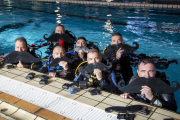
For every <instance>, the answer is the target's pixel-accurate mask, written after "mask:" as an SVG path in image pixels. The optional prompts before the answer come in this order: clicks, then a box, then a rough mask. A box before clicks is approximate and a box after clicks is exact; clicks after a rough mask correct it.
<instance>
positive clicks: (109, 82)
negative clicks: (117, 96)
mask: <svg viewBox="0 0 180 120" xmlns="http://www.w3.org/2000/svg"><path fill="white" fill-rule="evenodd" d="M102 63H106V60H103V61H102ZM91 76H93V73H89V74H82V73H80V74H79V76H78V77H76V78H75V79H74V80H73V81H84V80H86V81H89V79H90V78H92V77H91ZM102 76H103V78H102V79H101V80H97V79H95V80H94V81H96V82H95V83H93V86H99V87H100V88H101V89H102V90H107V91H110V92H116V91H119V90H118V89H117V87H116V86H115V84H114V82H115V81H116V75H115V72H114V71H112V70H111V69H110V70H107V71H102ZM113 79H114V81H113Z"/></svg>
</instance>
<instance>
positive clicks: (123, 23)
mask: <svg viewBox="0 0 180 120" xmlns="http://www.w3.org/2000/svg"><path fill="white" fill-rule="evenodd" d="M0 6H1V7H12V8H18V9H22V10H30V11H36V12H43V13H49V14H61V15H67V16H71V17H80V18H83V19H92V20H99V21H103V22H111V24H116V25H131V26H133V27H141V28H144V29H158V30H168V31H174V32H180V29H174V28H162V27H150V26H139V25H132V24H128V23H127V22H117V21H114V20H109V19H102V18H98V17H92V16H80V15H72V14H68V13H61V12H54V11H47V10H38V9H32V8H24V7H17V6H9V5H1V4H0ZM177 14H179V13H177ZM30 22H32V19H30V20H29V21H28V22H26V23H30ZM26 23H14V25H13V24H10V25H5V26H3V27H1V28H0V32H3V30H4V31H5V30H6V28H18V26H19V27H23V26H24V25H25V24H26Z"/></svg>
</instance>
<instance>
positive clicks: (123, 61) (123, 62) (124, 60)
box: [112, 54, 133, 85]
mask: <svg viewBox="0 0 180 120" xmlns="http://www.w3.org/2000/svg"><path fill="white" fill-rule="evenodd" d="M112 63H113V69H114V71H115V73H116V79H117V82H119V81H120V80H121V76H120V74H121V75H122V79H123V80H124V81H125V85H127V84H128V82H129V80H130V78H131V77H132V76H133V71H132V68H131V66H130V61H129V56H128V55H124V54H123V55H122V57H121V58H120V59H119V60H118V59H113V61H112ZM118 66H119V68H120V69H118V68H117V67H118Z"/></svg>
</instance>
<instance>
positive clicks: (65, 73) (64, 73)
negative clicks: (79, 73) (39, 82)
mask: <svg viewBox="0 0 180 120" xmlns="http://www.w3.org/2000/svg"><path fill="white" fill-rule="evenodd" d="M53 60H54V58H52V57H51V58H50V63H51V62H52V61H53ZM48 62H49V61H46V63H45V64H44V66H43V67H42V68H41V72H42V73H49V72H55V73H56V75H57V77H63V78H66V79H68V80H73V79H74V71H73V69H72V68H71V66H72V64H68V66H69V67H68V69H67V70H64V68H63V67H61V66H59V65H58V66H56V67H54V66H53V67H49V68H48Z"/></svg>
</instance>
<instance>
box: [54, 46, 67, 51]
mask: <svg viewBox="0 0 180 120" xmlns="http://www.w3.org/2000/svg"><path fill="white" fill-rule="evenodd" d="M56 47H60V48H61V49H64V48H63V47H62V46H60V45H56V46H54V48H53V51H54V49H55V48H56ZM64 51H65V49H64Z"/></svg>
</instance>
